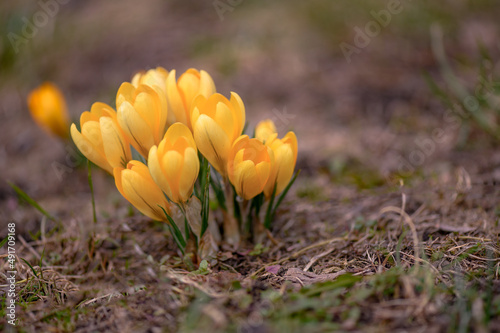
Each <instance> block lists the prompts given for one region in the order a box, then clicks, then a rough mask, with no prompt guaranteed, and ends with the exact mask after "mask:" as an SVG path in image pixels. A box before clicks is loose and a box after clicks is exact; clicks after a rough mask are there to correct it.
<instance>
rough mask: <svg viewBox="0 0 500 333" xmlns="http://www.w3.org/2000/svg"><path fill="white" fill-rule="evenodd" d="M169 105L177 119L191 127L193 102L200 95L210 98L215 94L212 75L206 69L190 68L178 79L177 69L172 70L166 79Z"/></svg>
mask: <svg viewBox="0 0 500 333" xmlns="http://www.w3.org/2000/svg"><path fill="white" fill-rule="evenodd" d="M166 92H167V101H168V107H169V110H170V112H171V113H173V114H174V115H175V120H176V121H178V122H181V123H183V124H185V125H187V126H188V127H189V129H192V127H191V115H190V113H191V104H192V103H193V100H194V98H195V97H196V96H198V95H203V96H204V97H205V98H209V97H210V96H212V95H213V94H215V84H214V81H213V80H212V77H211V76H210V75H209V74H208V73H207V72H205V71H204V70H201V71H198V70H196V69H194V68H190V69H188V70H187V71H185V72H184V73H183V74H182V75H181V76H180V77H179V79H178V80H177V81H176V78H175V70H172V71H170V73H169V74H168V78H167V81H166Z"/></svg>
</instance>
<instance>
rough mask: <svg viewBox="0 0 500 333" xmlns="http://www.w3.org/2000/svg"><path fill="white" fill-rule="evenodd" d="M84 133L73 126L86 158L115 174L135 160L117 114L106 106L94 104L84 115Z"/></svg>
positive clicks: (75, 137) (72, 131) (79, 146)
mask: <svg viewBox="0 0 500 333" xmlns="http://www.w3.org/2000/svg"><path fill="white" fill-rule="evenodd" d="M80 128H81V132H79V131H78V130H77V129H76V125H75V124H72V125H71V137H72V138H73V141H74V142H75V145H76V146H77V147H78V149H79V150H80V151H81V152H82V154H83V155H85V157H87V158H88V159H89V160H90V161H92V162H93V163H95V164H96V165H97V166H99V167H101V168H102V169H104V170H106V171H108V172H109V173H111V174H112V173H113V168H115V167H119V166H125V165H126V164H127V162H128V161H130V160H131V159H132V154H131V152H130V143H129V141H128V139H127V137H126V136H125V134H124V133H123V131H122V130H121V128H120V127H119V126H118V122H117V117H116V112H115V110H113V108H112V107H111V106H109V105H107V104H105V103H99V102H97V103H94V104H92V107H91V109H90V112H89V111H85V112H83V113H82V115H81V116H80Z"/></svg>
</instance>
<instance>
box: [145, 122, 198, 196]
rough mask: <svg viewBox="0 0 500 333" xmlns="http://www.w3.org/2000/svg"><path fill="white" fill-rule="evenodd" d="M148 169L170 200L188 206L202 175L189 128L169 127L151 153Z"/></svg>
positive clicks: (175, 125)
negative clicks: (199, 176)
mask: <svg viewBox="0 0 500 333" xmlns="http://www.w3.org/2000/svg"><path fill="white" fill-rule="evenodd" d="M148 166H149V171H150V172H151V176H152V177H153V179H154V180H155V181H156V183H157V184H158V185H159V186H160V188H161V189H162V190H163V191H164V192H165V194H166V195H167V196H168V197H169V198H170V200H172V201H174V202H176V203H185V202H187V201H188V200H189V198H190V197H191V194H192V193H193V187H194V183H195V181H196V178H197V177H198V172H199V171H200V161H199V159H198V150H197V149H196V143H195V142H194V139H193V135H192V134H191V131H190V130H189V128H187V126H186V125H184V124H182V123H175V124H173V125H172V126H170V127H169V128H168V130H167V133H165V137H164V138H163V140H162V141H161V142H160V144H159V145H158V147H156V146H153V147H152V148H151V150H150V151H149V158H148Z"/></svg>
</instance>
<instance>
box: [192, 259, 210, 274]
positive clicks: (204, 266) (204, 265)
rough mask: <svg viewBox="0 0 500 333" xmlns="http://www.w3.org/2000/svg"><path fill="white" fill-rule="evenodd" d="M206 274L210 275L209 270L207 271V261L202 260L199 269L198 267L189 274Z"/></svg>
mask: <svg viewBox="0 0 500 333" xmlns="http://www.w3.org/2000/svg"><path fill="white" fill-rule="evenodd" d="M208 273H210V270H209V269H208V261H206V260H202V261H201V262H200V267H198V269H197V270H195V271H192V272H191V273H190V274H194V275H207V274H208Z"/></svg>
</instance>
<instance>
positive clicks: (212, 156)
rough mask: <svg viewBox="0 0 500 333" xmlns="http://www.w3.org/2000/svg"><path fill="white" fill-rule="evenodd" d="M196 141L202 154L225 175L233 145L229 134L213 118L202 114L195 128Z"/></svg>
mask: <svg viewBox="0 0 500 333" xmlns="http://www.w3.org/2000/svg"><path fill="white" fill-rule="evenodd" d="M193 132H194V141H195V142H196V146H197V147H198V149H199V150H200V152H201V153H202V154H203V156H205V158H206V159H207V160H208V161H209V162H210V164H212V166H213V167H214V168H215V169H216V170H217V171H218V172H219V173H221V174H223V175H224V174H225V173H226V172H225V169H226V167H225V161H227V155H228V153H229V148H230V146H231V143H230V141H229V138H228V137H227V134H226V133H225V132H224V130H223V129H222V128H221V127H220V126H219V124H217V123H216V122H215V121H214V120H213V119H212V118H210V117H208V116H206V115H204V114H202V115H200V116H199V118H198V120H197V121H196V123H195V124H194V127H193Z"/></svg>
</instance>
